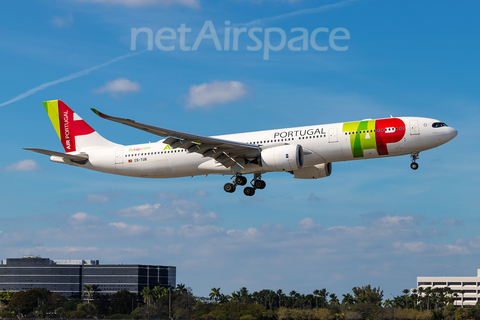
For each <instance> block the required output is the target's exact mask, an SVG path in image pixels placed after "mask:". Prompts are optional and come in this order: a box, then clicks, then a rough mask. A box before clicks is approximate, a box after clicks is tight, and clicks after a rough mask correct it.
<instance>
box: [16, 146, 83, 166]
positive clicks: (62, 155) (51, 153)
mask: <svg viewBox="0 0 480 320" xmlns="http://www.w3.org/2000/svg"><path fill="white" fill-rule="evenodd" d="M23 149H25V150H28V151H33V152H37V153H41V154H45V155H47V156H55V157H60V158H63V159H68V160H71V161H72V162H75V163H78V164H85V163H87V161H88V154H86V153H82V154H68V153H61V152H56V151H50V150H45V149H32V148H23Z"/></svg>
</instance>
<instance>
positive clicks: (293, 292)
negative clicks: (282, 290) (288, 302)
mask: <svg viewBox="0 0 480 320" xmlns="http://www.w3.org/2000/svg"><path fill="white" fill-rule="evenodd" d="M296 295H297V291H295V290H292V291H290V298H292V300H293V304H292V309H295V296H296Z"/></svg>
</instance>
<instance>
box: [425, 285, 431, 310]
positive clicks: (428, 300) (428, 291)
mask: <svg viewBox="0 0 480 320" xmlns="http://www.w3.org/2000/svg"><path fill="white" fill-rule="evenodd" d="M431 294H432V288H431V287H426V288H425V296H426V297H427V310H430V295H431Z"/></svg>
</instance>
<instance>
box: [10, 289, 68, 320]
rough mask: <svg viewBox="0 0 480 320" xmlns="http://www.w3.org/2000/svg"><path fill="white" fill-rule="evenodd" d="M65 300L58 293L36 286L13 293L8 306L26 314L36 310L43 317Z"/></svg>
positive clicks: (61, 304)
mask: <svg viewBox="0 0 480 320" xmlns="http://www.w3.org/2000/svg"><path fill="white" fill-rule="evenodd" d="M66 300H67V299H66V298H65V297H63V296H62V295H60V294H57V293H54V294H52V293H51V292H50V291H49V290H47V289H44V288H36V289H30V290H27V291H20V292H17V293H15V294H14V295H13V297H12V300H11V301H10V303H9V304H8V307H9V308H10V310H12V311H14V312H16V313H17V314H20V315H27V314H29V313H32V312H35V311H37V312H38V313H40V314H42V316H43V317H45V316H46V315H47V314H48V313H51V312H53V311H55V309H57V308H60V307H62V306H63V305H64V304H65V302H66Z"/></svg>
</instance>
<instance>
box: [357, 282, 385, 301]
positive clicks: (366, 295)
mask: <svg viewBox="0 0 480 320" xmlns="http://www.w3.org/2000/svg"><path fill="white" fill-rule="evenodd" d="M352 291H353V294H354V296H355V300H356V301H359V302H360V301H364V302H366V303H372V304H377V303H378V302H381V301H382V300H383V290H380V287H378V288H375V287H373V288H372V287H371V286H370V285H367V286H364V287H353V288H352Z"/></svg>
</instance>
